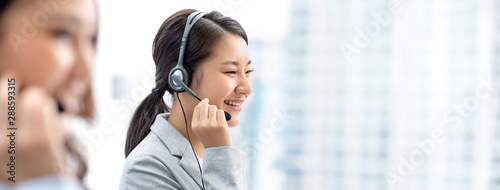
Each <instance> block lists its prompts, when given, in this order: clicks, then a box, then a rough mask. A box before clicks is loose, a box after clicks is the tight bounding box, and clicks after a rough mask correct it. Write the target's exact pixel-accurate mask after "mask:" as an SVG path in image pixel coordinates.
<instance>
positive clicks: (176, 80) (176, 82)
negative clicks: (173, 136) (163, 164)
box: [168, 11, 231, 189]
mask: <svg viewBox="0 0 500 190" xmlns="http://www.w3.org/2000/svg"><path fill="white" fill-rule="evenodd" d="M205 14H206V13H204V12H200V11H196V12H193V13H191V14H190V15H189V16H188V18H187V21H186V27H185V28H184V34H183V35H182V42H181V48H180V50H179V59H178V61H177V65H176V66H175V67H174V68H173V69H172V70H171V71H170V73H169V75H168V84H169V86H170V88H171V89H172V90H173V91H174V92H176V95H177V99H178V100H179V104H180V106H181V109H182V114H183V115H184V122H185V123H186V133H187V137H188V140H189V144H190V145H191V149H192V150H193V154H194V155H195V157H196V162H198V167H199V169H200V176H201V184H202V188H203V189H205V183H204V182H203V172H202V170H201V166H200V161H199V160H198V157H197V156H196V152H195V151H194V148H193V144H191V138H189V130H188V126H187V119H186V114H185V113H184V107H182V102H181V99H179V93H181V92H184V91H187V92H188V93H189V94H190V95H191V96H193V97H195V98H196V99H198V100H199V101H201V99H200V98H199V97H198V96H197V95H196V94H195V93H194V92H193V91H192V90H191V89H190V88H189V87H188V86H187V85H186V84H189V82H190V80H191V72H188V71H187V70H186V69H185V68H184V52H185V51H186V44H187V39H188V35H189V31H190V30H191V28H192V27H193V26H194V24H195V23H196V22H197V21H198V20H200V19H201V18H202V17H203V16H204V15H205ZM224 115H225V117H226V121H229V120H230V119H231V115H230V114H229V113H227V112H226V111H224Z"/></svg>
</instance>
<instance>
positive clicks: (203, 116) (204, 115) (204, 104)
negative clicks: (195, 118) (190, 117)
mask: <svg viewBox="0 0 500 190" xmlns="http://www.w3.org/2000/svg"><path fill="white" fill-rule="evenodd" d="M199 105H200V122H203V121H206V120H208V106H209V105H208V99H206V98H205V99H203V100H202V101H201V102H200V104H199Z"/></svg>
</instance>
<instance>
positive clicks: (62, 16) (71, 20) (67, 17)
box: [53, 14, 82, 26]
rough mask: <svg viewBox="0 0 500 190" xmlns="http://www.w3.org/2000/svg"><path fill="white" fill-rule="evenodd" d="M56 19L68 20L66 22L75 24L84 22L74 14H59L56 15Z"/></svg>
mask: <svg viewBox="0 0 500 190" xmlns="http://www.w3.org/2000/svg"><path fill="white" fill-rule="evenodd" d="M53 20H54V21H63V22H66V23H69V24H71V25H73V26H80V25H81V24H82V21H81V20H80V19H79V18H78V17H76V16H74V15H70V14H58V15H57V16H55V17H54V18H53Z"/></svg>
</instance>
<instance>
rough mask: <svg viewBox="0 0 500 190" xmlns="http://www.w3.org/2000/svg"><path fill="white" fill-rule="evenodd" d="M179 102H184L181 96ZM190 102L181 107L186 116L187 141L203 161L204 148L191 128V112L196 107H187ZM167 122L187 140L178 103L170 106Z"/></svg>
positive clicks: (175, 102) (184, 123)
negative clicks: (189, 140) (189, 141)
mask: <svg viewBox="0 0 500 190" xmlns="http://www.w3.org/2000/svg"><path fill="white" fill-rule="evenodd" d="M179 95H180V96H181V101H182V100H186V98H183V97H182V95H181V94H179ZM189 103H191V102H190V101H183V102H182V106H183V107H184V113H185V114H186V120H187V128H188V131H189V139H191V144H192V145H193V148H194V151H195V152H196V154H198V157H199V158H200V159H201V160H203V153H204V151H205V147H204V146H203V144H202V143H201V141H200V139H199V138H198V136H196V134H194V132H193V130H192V128H191V119H192V118H193V110H194V107H195V106H196V105H189ZM168 122H169V123H170V124H172V125H173V126H174V127H175V128H176V129H177V131H179V132H180V133H181V134H182V136H184V138H186V139H188V135H187V134H188V133H187V132H186V122H185V121H184V115H183V114H182V109H181V106H180V105H179V102H178V101H176V100H174V104H173V106H172V111H171V113H170V117H169V118H168Z"/></svg>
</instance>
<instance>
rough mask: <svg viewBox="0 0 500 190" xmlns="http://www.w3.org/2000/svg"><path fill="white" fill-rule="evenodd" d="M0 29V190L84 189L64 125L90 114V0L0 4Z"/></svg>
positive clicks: (94, 23)
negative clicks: (74, 118)
mask: <svg viewBox="0 0 500 190" xmlns="http://www.w3.org/2000/svg"><path fill="white" fill-rule="evenodd" d="M0 26H1V27H0V92H1V93H0V103H1V104H0V132H1V134H0V135H1V136H0V152H1V153H0V163H1V164H0V171H1V172H0V189H11V188H13V189H82V186H83V185H82V184H83V177H84V176H85V173H86V162H85V159H84V157H83V156H82V154H80V151H78V150H79V149H78V147H79V146H77V143H75V139H74V138H73V137H72V135H71V134H70V133H69V132H68V131H67V130H66V128H65V127H64V126H65V124H66V123H65V121H67V120H68V119H69V118H71V117H73V116H79V117H82V118H86V119H91V118H92V116H93V112H94V104H93V98H92V91H91V89H92V88H91V71H92V64H93V63H94V57H95V52H96V41H97V30H98V17H97V9H96V3H95V1H94V0H64V1H60V0H59V1H56V0H53V1H38V0H26V1H21V0H3V1H1V2H0ZM14 113H15V114H14ZM9 116H11V117H12V118H8V117H9ZM14 117H15V118H14ZM9 121H12V122H13V123H9ZM11 124H12V125H11ZM8 128H12V129H8ZM14 128H15V129H14ZM7 135H10V137H9V138H7ZM68 158H72V159H68ZM73 161H76V166H75V167H73V164H74V163H75V162H73ZM8 164H9V165H8ZM73 169H74V171H73Z"/></svg>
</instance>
